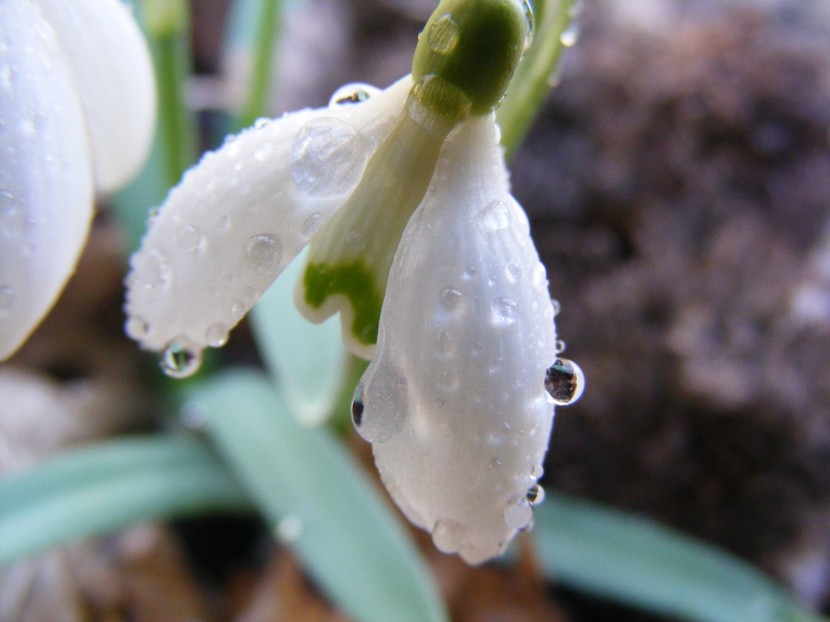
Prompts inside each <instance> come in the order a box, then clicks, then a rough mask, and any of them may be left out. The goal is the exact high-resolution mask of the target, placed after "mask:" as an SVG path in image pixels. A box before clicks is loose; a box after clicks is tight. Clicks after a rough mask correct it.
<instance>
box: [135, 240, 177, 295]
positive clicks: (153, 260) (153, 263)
mask: <svg viewBox="0 0 830 622" xmlns="http://www.w3.org/2000/svg"><path fill="white" fill-rule="evenodd" d="M138 271H139V273H140V275H141V277H140V278H141V283H142V285H143V286H144V288H145V289H165V288H167V287H168V286H169V285H170V278H171V276H172V270H171V268H170V263H169V262H168V261H167V257H166V256H165V255H164V254H163V253H162V252H161V251H159V250H158V249H155V248H151V249H150V250H149V251H147V253H146V254H145V255H144V259H143V261H142V262H141V267H140V268H139V269H138Z"/></svg>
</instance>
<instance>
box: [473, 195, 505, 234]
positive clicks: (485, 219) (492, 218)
mask: <svg viewBox="0 0 830 622" xmlns="http://www.w3.org/2000/svg"><path fill="white" fill-rule="evenodd" d="M478 217H479V220H480V222H481V226H482V227H484V229H485V230H486V231H501V230H502V229H506V228H507V227H508V225H510V210H509V209H508V208H507V205H505V204H504V203H503V202H502V201H492V202H491V203H488V204H487V206H486V207H484V208H483V209H482V210H481V211H480V212H479V213H478Z"/></svg>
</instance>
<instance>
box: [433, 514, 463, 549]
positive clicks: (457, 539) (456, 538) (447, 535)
mask: <svg viewBox="0 0 830 622" xmlns="http://www.w3.org/2000/svg"><path fill="white" fill-rule="evenodd" d="M466 531H467V530H466V529H465V528H464V525H462V524H461V523H459V522H457V521H454V520H450V519H442V520H438V521H436V522H435V527H433V529H432V542H433V543H434V544H435V548H436V549H438V550H439V551H441V552H442V553H457V552H458V551H459V550H460V549H461V546H462V545H463V544H464V538H465V535H466Z"/></svg>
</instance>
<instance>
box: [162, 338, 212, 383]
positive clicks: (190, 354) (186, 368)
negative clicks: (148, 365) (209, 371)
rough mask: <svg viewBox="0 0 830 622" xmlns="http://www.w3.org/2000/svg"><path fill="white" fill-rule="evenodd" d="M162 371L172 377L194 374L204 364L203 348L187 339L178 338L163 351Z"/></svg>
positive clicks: (185, 376)
mask: <svg viewBox="0 0 830 622" xmlns="http://www.w3.org/2000/svg"><path fill="white" fill-rule="evenodd" d="M160 365H161V369H162V371H163V372H164V373H165V374H167V375H168V376H170V377H171V378H187V377H188V376H192V375H193V374H195V373H196V372H197V371H199V367H200V366H201V365H202V350H201V349H200V348H198V347H197V346H194V345H192V344H190V343H189V342H188V341H187V340H186V339H176V340H174V341H171V342H170V344H168V346H167V347H166V348H165V349H164V352H162V353H161V361H160Z"/></svg>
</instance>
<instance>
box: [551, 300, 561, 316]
mask: <svg viewBox="0 0 830 622" xmlns="http://www.w3.org/2000/svg"><path fill="white" fill-rule="evenodd" d="M550 304H551V306H552V307H553V317H556V316H557V315H559V312H560V311H561V310H562V305H561V304H559V301H558V300H557V299H556V298H551V299H550Z"/></svg>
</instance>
